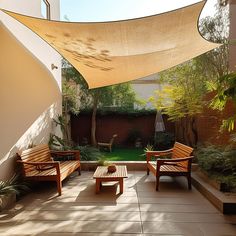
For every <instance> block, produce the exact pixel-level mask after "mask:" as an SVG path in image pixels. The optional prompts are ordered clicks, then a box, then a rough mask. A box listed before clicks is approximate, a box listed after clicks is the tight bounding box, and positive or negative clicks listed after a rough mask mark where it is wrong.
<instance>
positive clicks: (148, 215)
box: [141, 212, 231, 223]
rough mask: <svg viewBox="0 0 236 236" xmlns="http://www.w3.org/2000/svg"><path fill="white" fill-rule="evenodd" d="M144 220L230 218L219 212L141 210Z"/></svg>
mask: <svg viewBox="0 0 236 236" xmlns="http://www.w3.org/2000/svg"><path fill="white" fill-rule="evenodd" d="M141 218H142V221H155V222H186V223H187V222H189V223H193V222H194V223H222V222H224V223H227V222H231V221H230V220H227V219H225V218H224V217H223V216H222V215H220V214H218V213H208V214H205V213H191V212H186V213H175V212H171V213H169V212H168V213H167V212H141Z"/></svg>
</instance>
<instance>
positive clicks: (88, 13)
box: [60, 0, 217, 22]
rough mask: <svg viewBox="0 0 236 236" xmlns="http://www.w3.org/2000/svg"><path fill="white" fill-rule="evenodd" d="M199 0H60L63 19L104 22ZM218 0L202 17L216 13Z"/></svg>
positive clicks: (214, 1) (208, 6) (158, 11)
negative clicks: (215, 6)
mask: <svg viewBox="0 0 236 236" xmlns="http://www.w3.org/2000/svg"><path fill="white" fill-rule="evenodd" d="M196 2H199V0H60V4H61V5H60V7H61V20H62V21H65V20H69V21H71V22H76V21H78V22H103V21H116V20H125V19H132V18H138V17H143V16H148V15H155V14H159V13H163V12H166V11H171V10H174V9H177V8H181V7H183V6H187V5H191V4H193V3H196ZM216 2H217V0H208V1H207V3H206V5H205V7H204V9H203V12H202V14H201V17H204V16H207V15H214V9H215V8H214V5H215V4H216Z"/></svg>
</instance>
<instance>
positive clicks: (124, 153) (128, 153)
mask: <svg viewBox="0 0 236 236" xmlns="http://www.w3.org/2000/svg"><path fill="white" fill-rule="evenodd" d="M143 153H144V152H143V149H138V148H129V149H128V148H114V150H112V152H102V154H103V155H104V157H105V158H106V159H107V160H108V161H145V160H146V157H145V156H141V155H142V154H143Z"/></svg>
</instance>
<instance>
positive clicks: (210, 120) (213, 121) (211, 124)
mask: <svg viewBox="0 0 236 236" xmlns="http://www.w3.org/2000/svg"><path fill="white" fill-rule="evenodd" d="M234 111H235V107H234V105H233V103H232V102H228V104H227V105H226V107H225V109H224V110H223V111H222V112H219V111H216V110H212V109H209V108H207V107H205V108H204V110H203V113H202V114H201V115H199V116H198V118H197V128H198V140H199V142H200V143H204V142H210V143H212V144H220V145H225V144H228V143H229V140H230V135H231V133H229V132H227V131H224V132H222V133H221V132H220V131H219V130H220V126H221V124H222V119H227V117H230V116H232V115H233V114H234Z"/></svg>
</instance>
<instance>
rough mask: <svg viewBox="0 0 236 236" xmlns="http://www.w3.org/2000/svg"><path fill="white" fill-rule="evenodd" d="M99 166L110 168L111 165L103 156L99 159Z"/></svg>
mask: <svg viewBox="0 0 236 236" xmlns="http://www.w3.org/2000/svg"><path fill="white" fill-rule="evenodd" d="M97 163H98V166H108V165H109V163H108V161H107V158H106V157H105V156H101V157H100V158H99V159H98V162H97Z"/></svg>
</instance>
